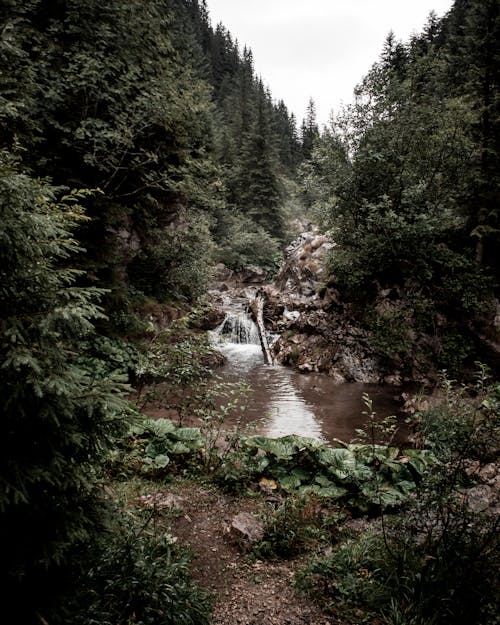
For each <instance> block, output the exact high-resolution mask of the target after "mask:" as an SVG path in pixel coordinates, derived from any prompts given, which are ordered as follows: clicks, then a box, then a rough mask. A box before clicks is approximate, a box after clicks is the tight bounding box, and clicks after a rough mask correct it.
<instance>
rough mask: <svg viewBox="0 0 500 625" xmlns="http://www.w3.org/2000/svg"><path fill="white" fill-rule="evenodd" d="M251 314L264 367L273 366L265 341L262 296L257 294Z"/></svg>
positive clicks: (271, 356) (267, 344)
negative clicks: (257, 332) (257, 331)
mask: <svg viewBox="0 0 500 625" xmlns="http://www.w3.org/2000/svg"><path fill="white" fill-rule="evenodd" d="M251 309H252V312H253V314H254V317H255V323H256V324H257V329H258V330H259V339H260V346H261V347H262V353H263V354H264V362H265V363H266V365H272V364H274V359H273V355H272V353H271V349H270V348H269V343H268V341H267V335H266V328H265V326H264V298H263V297H262V295H260V294H257V295H256V297H255V299H254V301H253V302H252V305H251Z"/></svg>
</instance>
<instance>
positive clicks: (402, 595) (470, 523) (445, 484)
mask: <svg viewBox="0 0 500 625" xmlns="http://www.w3.org/2000/svg"><path fill="white" fill-rule="evenodd" d="M497 387H498V385H493V386H492V387H491V386H488V385H487V384H485V378H484V371H483V372H482V373H481V379H480V383H479V385H478V386H476V387H475V388H467V389H453V388H452V385H451V384H450V383H446V384H445V385H444V389H443V390H444V396H443V400H442V402H441V403H440V404H439V405H437V406H435V407H434V408H433V409H431V410H429V411H427V412H425V413H422V414H421V415H420V416H421V418H422V428H423V433H424V435H425V437H426V438H425V441H426V444H427V445H428V446H429V447H430V448H431V449H432V450H433V452H434V453H435V455H436V457H437V458H438V459H439V462H437V463H436V462H435V461H434V462H433V464H432V470H427V471H422V472H421V480H419V482H418V486H417V490H416V492H415V496H414V497H412V498H410V499H409V500H408V502H407V506H406V507H405V508H404V509H403V512H402V513H400V514H399V515H398V516H395V517H393V518H392V519H387V518H384V519H383V521H382V531H379V530H375V531H374V532H372V533H370V534H367V535H365V536H363V537H362V538H361V539H359V540H356V541H355V540H351V541H347V542H345V543H343V544H342V545H341V546H340V547H339V548H338V549H336V550H335V551H334V552H333V553H332V555H331V556H328V557H326V558H323V557H319V558H315V559H313V560H312V561H311V562H310V563H309V564H308V565H307V566H306V567H305V568H304V570H303V571H302V573H301V574H300V575H299V578H298V579H299V584H300V586H301V587H302V588H305V589H306V590H308V591H309V592H312V593H318V592H319V593H321V595H322V596H323V600H324V601H325V603H326V605H327V606H328V607H333V606H334V605H335V604H337V603H338V602H339V601H340V602H341V604H346V605H347V606H352V607H354V606H357V607H361V608H363V609H364V610H365V611H366V614H367V615H371V616H372V617H374V618H376V617H377V616H378V617H379V618H383V619H384V622H387V623H395V624H398V625H400V624H401V623H414V624H419V625H434V624H435V623H442V624H443V625H446V624H448V623H449V624H450V625H451V624H452V623H453V624H454V625H455V624H463V625H466V624H468V623H478V625H491V624H492V623H494V622H495V619H496V613H495V609H496V607H497V605H498V520H497V518H496V515H495V514H494V512H493V511H491V510H490V511H488V510H484V509H483V508H482V507H480V508H477V507H476V506H474V505H473V498H472V495H471V492H470V491H469V490H468V489H469V488H470V487H471V486H473V485H474V481H475V480H476V479H477V478H478V476H477V475H476V474H475V472H474V469H472V470H471V469H470V467H471V466H474V465H473V463H472V464H471V461H472V460H474V459H478V460H479V461H480V462H485V461H488V460H491V457H492V456H491V454H492V453H493V454H495V453H497V452H498V443H499V438H498V436H499V410H498V408H499V401H498V398H499V392H498V388H497ZM478 464H479V463H478ZM356 618H358V619H359V615H357V616H356ZM353 622H359V620H354V621H353Z"/></svg>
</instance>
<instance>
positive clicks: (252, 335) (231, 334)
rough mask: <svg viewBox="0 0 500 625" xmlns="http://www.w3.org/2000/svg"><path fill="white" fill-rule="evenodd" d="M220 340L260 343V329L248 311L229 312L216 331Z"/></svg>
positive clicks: (215, 333) (243, 343) (238, 343)
mask: <svg viewBox="0 0 500 625" xmlns="http://www.w3.org/2000/svg"><path fill="white" fill-rule="evenodd" d="M214 335H215V337H217V338H218V340H219V341H220V342H225V343H236V344H237V345H249V344H250V345H259V344H260V341H259V331H258V329H257V326H256V325H255V323H254V322H253V321H252V319H250V317H249V315H247V314H246V313H228V314H227V315H226V318H225V319H224V321H223V322H222V323H221V324H220V326H219V327H218V328H217V329H216V330H215V332H214Z"/></svg>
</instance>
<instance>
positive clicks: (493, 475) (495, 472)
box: [479, 462, 500, 489]
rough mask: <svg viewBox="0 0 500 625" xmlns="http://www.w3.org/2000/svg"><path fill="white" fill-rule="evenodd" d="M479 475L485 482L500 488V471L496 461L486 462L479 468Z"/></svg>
mask: <svg viewBox="0 0 500 625" xmlns="http://www.w3.org/2000/svg"><path fill="white" fill-rule="evenodd" d="M479 477H480V479H481V481H482V482H484V483H485V484H488V485H489V486H494V487H497V488H498V489H500V471H499V469H498V466H497V465H496V464H495V463H494V462H490V463H489V464H485V465H484V467H483V468H482V469H480V470H479Z"/></svg>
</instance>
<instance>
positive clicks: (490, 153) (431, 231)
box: [300, 0, 500, 369]
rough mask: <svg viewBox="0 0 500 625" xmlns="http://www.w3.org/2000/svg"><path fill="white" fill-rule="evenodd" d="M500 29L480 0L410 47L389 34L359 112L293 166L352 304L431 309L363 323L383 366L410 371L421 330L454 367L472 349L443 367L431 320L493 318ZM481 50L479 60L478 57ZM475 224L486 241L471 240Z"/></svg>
mask: <svg viewBox="0 0 500 625" xmlns="http://www.w3.org/2000/svg"><path fill="white" fill-rule="evenodd" d="M499 27H500V18H499V16H498V6H497V3H496V2H486V3H481V2H479V1H476V0H474V1H472V2H469V3H465V4H464V3H456V6H454V7H453V9H452V10H451V12H450V15H449V16H448V17H445V18H443V19H442V20H437V19H435V22H434V23H433V24H432V25H430V26H429V30H428V31H426V32H424V33H423V34H422V35H420V36H415V37H414V38H413V39H412V40H411V41H410V42H409V43H407V44H403V43H400V42H397V41H396V40H395V39H394V36H393V35H391V36H389V37H388V39H387V41H386V44H385V48H384V50H383V52H382V54H381V56H380V59H379V60H378V62H377V63H375V64H374V65H373V67H372V69H371V70H370V71H369V73H368V74H367V76H366V77H365V78H364V79H363V81H362V82H361V84H360V85H359V86H358V88H357V89H356V92H355V101H354V103H353V104H352V105H351V106H349V107H346V108H345V109H344V110H343V111H342V112H341V114H340V115H339V116H338V117H337V118H336V119H335V120H333V121H332V124H331V128H330V129H329V130H328V131H327V132H326V133H324V135H322V136H321V137H319V138H318V139H317V140H316V143H315V146H314V148H313V151H312V155H311V159H310V161H308V162H306V163H304V164H303V166H302V168H301V172H300V173H301V178H302V185H303V190H304V193H305V195H306V197H307V198H308V201H309V202H310V204H311V207H312V210H313V211H314V213H315V214H317V215H319V217H320V219H321V221H322V223H324V224H325V226H327V227H329V228H331V229H332V236H333V239H334V240H335V241H336V243H337V246H336V247H335V248H333V250H332V252H331V257H330V269H331V273H332V274H333V277H334V278H335V280H336V282H337V284H338V285H339V286H340V287H342V288H343V289H344V291H346V292H347V294H348V296H349V297H350V298H351V299H357V300H358V301H360V302H362V303H363V304H366V303H368V304H369V305H371V304H373V303H374V301H375V300H376V298H377V297H378V296H379V294H380V293H381V292H383V291H384V290H385V289H386V288H394V287H396V288H398V289H400V292H403V293H407V294H410V293H418V294H419V296H420V297H421V298H423V299H424V300H425V301H426V302H428V303H429V305H430V306H429V307H428V312H427V313H426V318H425V319H421V320H417V319H416V318H415V319H411V317H412V315H411V308H412V306H411V304H410V303H409V302H407V301H402V302H401V303H402V306H401V307H400V311H399V312H398V311H396V310H394V311H393V312H394V315H393V316H394V323H391V320H390V319H383V318H382V319H380V318H374V319H372V320H371V326H372V329H373V330H374V331H375V342H376V343H377V347H378V348H379V349H380V350H381V352H382V353H383V354H384V355H386V356H388V357H389V358H391V359H394V357H396V358H395V359H396V360H397V359H401V360H402V361H405V360H408V357H409V356H410V355H411V354H412V351H414V350H415V349H417V350H418V349H419V345H418V343H419V342H420V340H419V334H420V333H421V332H422V330H423V329H424V328H425V330H426V331H427V332H428V334H432V335H434V338H435V341H434V343H433V342H432V341H431V340H429V341H427V347H428V348H431V349H434V353H433V354H432V356H433V358H434V360H437V359H438V352H439V351H440V350H441V349H442V351H443V352H444V353H445V360H447V361H449V363H450V366H452V367H453V369H458V368H459V367H460V366H461V365H462V362H463V361H464V360H465V359H466V357H467V355H468V352H469V346H467V349H466V352H467V353H466V352H464V353H462V354H460V353H457V358H456V359H453V358H451V357H450V351H452V348H451V346H448V345H447V343H449V342H450V341H449V338H447V336H446V335H447V334H449V333H448V330H447V329H446V328H444V336H441V332H442V331H443V325H442V324H439V323H436V318H437V316H442V315H444V317H445V318H452V319H453V320H456V321H457V323H458V324H460V325H463V326H465V325H466V324H468V323H470V322H471V321H473V322H474V321H476V322H480V321H481V320H482V319H484V318H485V317H486V318H488V319H489V320H492V318H493V314H494V313H493V312H492V309H491V307H490V303H491V302H492V301H493V293H494V289H495V283H496V281H497V278H498V263H497V261H496V260H495V259H494V258H493V246H494V240H496V237H497V235H498V232H497V230H498V211H497V210H496V208H495V206H497V205H498V188H499V185H498V171H500V168H499V167H498V159H499V155H500V149H499V146H498V141H497V139H496V137H497V136H498V128H497V125H498V114H497V113H498V103H499V100H498V92H499V89H498V69H497V64H495V59H498V55H499V46H498V37H496V35H497V34H498V32H499V31H498V29H499ZM437 33H438V34H437ZM483 39H484V41H485V42H487V43H485V45H486V46H487V52H486V50H484V49H483V50H482V52H479V49H478V48H477V47H476V48H474V51H473V49H472V42H473V41H474V42H476V41H478V40H483ZM474 45H475V44H474ZM466 50H467V52H466ZM472 57H473V58H474V59H475V60H474V61H472V60H471V58H472ZM472 65H474V67H475V70H474V71H472V70H471V67H472ZM493 65H495V68H493ZM464 67H465V68H467V69H466V70H465V74H463V73H462V68H464ZM479 76H481V79H479ZM478 80H479V82H480V83H481V85H482V87H479V83H478ZM494 164H495V165H494ZM486 171H488V172H489V173H488V174H486V175H485V172H486ZM494 198H496V199H494ZM487 207H488V208H487ZM478 223H481V224H483V225H484V226H485V229H484V230H483V229H482V227H479V231H477V230H474V229H473V228H472V229H471V225H472V224H478ZM486 224H488V227H486ZM489 228H491V230H490V229H489ZM471 232H473V236H471ZM476 234H477V237H478V239H477V240H475V239H474V237H475V236H476ZM402 299H403V300H404V299H405V298H404V297H402ZM488 308H490V309H489V310H488ZM420 312H422V311H420ZM406 314H408V316H409V317H410V319H411V320H412V321H415V322H416V327H414V328H411V327H410V328H409V327H407V330H408V332H405V329H404V327H403V325H404V324H402V323H399V324H398V322H401V321H404V319H405V315H406ZM412 329H413V330H414V331H415V335H414V336H413V337H412V336H411V331H412ZM470 347H471V348H472V347H473V346H470ZM456 351H458V350H456ZM471 351H472V350H471ZM453 360H454V362H453ZM442 364H444V362H443V363H442Z"/></svg>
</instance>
